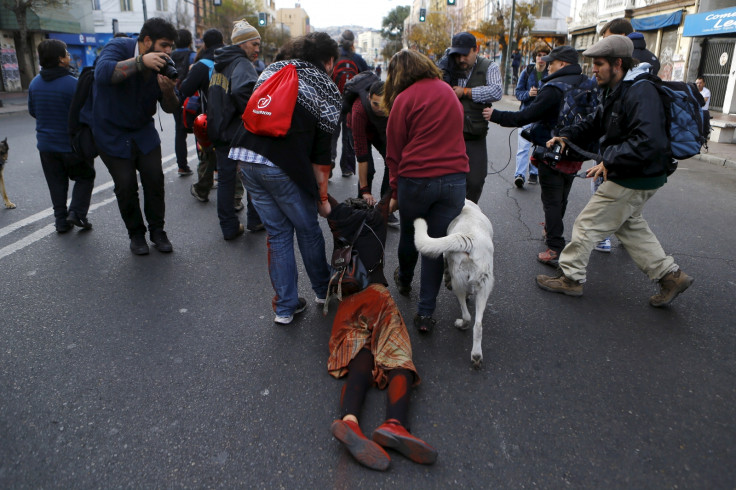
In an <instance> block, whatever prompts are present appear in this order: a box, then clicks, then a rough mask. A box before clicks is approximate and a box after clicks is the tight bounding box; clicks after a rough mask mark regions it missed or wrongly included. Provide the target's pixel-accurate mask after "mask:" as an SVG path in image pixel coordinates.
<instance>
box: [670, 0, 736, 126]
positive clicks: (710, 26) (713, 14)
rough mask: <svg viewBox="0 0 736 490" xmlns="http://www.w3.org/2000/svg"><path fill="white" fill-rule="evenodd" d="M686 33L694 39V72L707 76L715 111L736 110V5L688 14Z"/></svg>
mask: <svg viewBox="0 0 736 490" xmlns="http://www.w3.org/2000/svg"><path fill="white" fill-rule="evenodd" d="M682 35H683V36H687V37H690V38H693V39H694V42H693V48H692V49H693V54H692V56H691V58H692V59H696V58H697V59H699V63H697V66H696V67H691V71H692V72H693V73H696V74H697V76H702V77H704V78H705V85H706V86H707V87H708V88H709V89H710V91H711V102H710V109H711V111H714V110H715V111H722V112H723V113H724V114H730V113H735V112H736V93H735V91H736V88H735V86H736V6H734V7H730V8H726V9H720V10H713V11H710V12H702V13H698V14H693V15H688V16H687V18H686V19H685V27H684V30H683V34H682ZM695 68H696V69H697V70H695Z"/></svg>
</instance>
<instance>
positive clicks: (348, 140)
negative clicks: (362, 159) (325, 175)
mask: <svg viewBox="0 0 736 490" xmlns="http://www.w3.org/2000/svg"><path fill="white" fill-rule="evenodd" d="M341 133H342V154H341V156H340V170H342V173H344V174H345V173H349V172H352V173H355V150H354V149H353V132H352V131H351V130H350V128H349V127H348V122H347V116H346V115H344V114H343V115H341V116H340V123H339V124H338V126H337V129H336V130H335V132H334V133H332V161H333V163H334V162H336V161H337V140H338V138H339V137H340V134H341Z"/></svg>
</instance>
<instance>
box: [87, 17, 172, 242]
mask: <svg viewBox="0 0 736 490" xmlns="http://www.w3.org/2000/svg"><path fill="white" fill-rule="evenodd" d="M176 36H177V34H176V28H175V27H174V26H173V25H172V24H171V23H170V22H168V21H166V20H164V19H161V18H158V17H154V18H152V19H148V20H147V21H146V22H145V23H144V24H143V27H142V28H141V32H140V34H139V35H138V39H137V40H136V39H130V38H116V39H112V40H111V41H110V42H108V43H107V44H106V45H105V47H104V48H103V49H102V52H100V56H99V57H98V58H97V62H96V67H95V82H94V85H93V92H92V97H91V98H90V99H89V100H88V101H87V104H86V105H85V106H84V109H83V110H82V113H81V114H80V119H81V120H82V122H84V123H86V124H88V125H89V126H90V127H91V128H92V134H93V135H94V138H95V143H96V144H97V149H98V150H99V152H100V158H102V161H103V163H104V164H105V166H106V167H107V170H108V171H109V172H110V175H111V176H112V180H113V182H115V195H116V196H117V199H118V208H119V209H120V214H121V216H122V218H123V221H124V222H125V226H126V228H127V229H128V236H129V237H130V250H131V251H132V252H133V253H134V254H136V255H146V254H148V251H149V250H148V242H146V236H145V233H146V224H145V222H144V221H143V215H142V213H141V208H140V203H139V200H138V179H137V175H136V171H137V172H138V174H140V178H141V184H142V186H143V198H144V201H145V202H144V211H145V215H146V220H147V221H148V231H149V234H150V238H151V241H152V242H153V245H154V247H156V248H157V249H158V250H159V252H164V253H167V252H171V251H172V250H173V248H172V246H171V242H169V239H168V237H167V236H166V232H165V231H164V214H165V205H164V173H163V169H162V167H161V139H160V138H159V135H158V131H156V126H155V125H154V123H153V115H154V114H155V113H156V107H157V104H158V103H159V102H160V103H161V107H162V108H163V110H164V111H165V112H167V113H169V114H171V113H173V112H174V111H175V110H177V109H178V108H179V100H178V98H177V96H176V93H175V91H174V80H172V79H171V78H168V77H166V76H164V75H162V74H161V71H162V69H164V67H165V66H166V65H167V63H168V62H169V61H171V58H169V54H170V53H171V50H172V49H173V46H174V42H175V41H176ZM172 63H173V62H172Z"/></svg>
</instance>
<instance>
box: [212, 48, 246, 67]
mask: <svg viewBox="0 0 736 490" xmlns="http://www.w3.org/2000/svg"><path fill="white" fill-rule="evenodd" d="M238 58H246V59H247V57H246V56H245V51H243V50H242V49H241V48H240V46H235V45H231V46H223V47H221V48H217V49H216V50H215V58H214V60H215V70H217V71H219V72H221V71H223V70H224V69H225V68H227V65H229V64H230V63H232V62H233V61H235V60H236V59H238Z"/></svg>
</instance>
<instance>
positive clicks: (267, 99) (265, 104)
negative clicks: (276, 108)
mask: <svg viewBox="0 0 736 490" xmlns="http://www.w3.org/2000/svg"><path fill="white" fill-rule="evenodd" d="M270 103H271V96H270V95H266V96H265V97H261V98H260V99H258V108H259V109H265V108H266V107H268V104H270Z"/></svg>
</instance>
